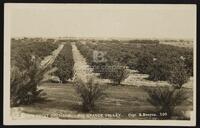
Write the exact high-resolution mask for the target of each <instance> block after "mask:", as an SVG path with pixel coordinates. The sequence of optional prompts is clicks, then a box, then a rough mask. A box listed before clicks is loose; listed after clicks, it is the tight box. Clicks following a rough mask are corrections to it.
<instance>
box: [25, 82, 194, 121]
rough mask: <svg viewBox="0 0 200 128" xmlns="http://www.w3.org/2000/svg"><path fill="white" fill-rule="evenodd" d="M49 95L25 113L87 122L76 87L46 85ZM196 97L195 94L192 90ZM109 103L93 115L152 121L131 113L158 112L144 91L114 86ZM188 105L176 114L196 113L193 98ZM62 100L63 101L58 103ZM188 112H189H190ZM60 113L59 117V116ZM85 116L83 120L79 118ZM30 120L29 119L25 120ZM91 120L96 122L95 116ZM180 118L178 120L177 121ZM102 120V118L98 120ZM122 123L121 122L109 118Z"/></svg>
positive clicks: (44, 87) (108, 97)
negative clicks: (191, 111)
mask: <svg viewBox="0 0 200 128" xmlns="http://www.w3.org/2000/svg"><path fill="white" fill-rule="evenodd" d="M40 88H42V89H44V91H45V92H46V93H47V97H48V99H47V100H46V101H42V102H41V103H34V104H32V105H26V106H22V108H23V109H22V112H24V113H27V114H32V115H36V116H38V115H41V116H48V117H53V118H60V119H85V116H87V113H83V112H82V111H81V99H80V98H79V96H78V95H77V94H76V92H75V90H74V87H73V85H72V84H55V83H45V84H43V85H41V86H40ZM188 92H189V94H192V93H191V92H192V90H188ZM106 94H107V96H106V98H105V100H104V101H103V102H102V101H98V103H97V104H96V106H97V108H96V110H94V111H93V112H91V113H93V114H113V115H114V114H116V113H120V114H121V116H120V118H119V119H152V117H138V116H136V117H131V118H128V113H140V112H141V113H153V112H154V110H155V108H154V107H153V106H152V105H150V104H149V103H148V102H147V101H146V97H147V94H146V92H145V91H144V90H143V88H142V87H135V86H118V87H115V86H112V85H110V86H109V87H108V89H107V90H106ZM190 97H191V98H190V99H188V100H187V102H185V103H184V105H182V106H179V107H177V110H176V111H184V110H185V109H186V108H189V110H192V95H191V96H190ZM58 99H59V100H58ZM187 110H188V109H187ZM55 113H57V114H58V115H55ZM79 114H80V115H81V116H80V117H79V116H78V115H79ZM24 118H27V117H24ZM88 118H91V119H95V118H94V117H93V116H92V115H91V116H89V117H88ZM173 118H176V117H173ZM96 119H100V118H96ZM108 119H118V118H115V117H113V118H108Z"/></svg>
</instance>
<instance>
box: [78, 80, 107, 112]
mask: <svg viewBox="0 0 200 128" xmlns="http://www.w3.org/2000/svg"><path fill="white" fill-rule="evenodd" d="M75 89H76V92H77V93H78V94H79V96H80V97H81V99H82V109H83V111H84V112H90V111H93V110H94V108H95V103H96V102H97V101H98V100H100V99H103V98H104V96H105V93H104V91H105V87H103V86H102V85H100V84H99V83H96V82H95V81H94V78H90V79H89V80H88V81H87V82H86V83H85V82H83V81H82V80H81V79H76V80H75Z"/></svg>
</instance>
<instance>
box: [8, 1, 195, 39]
mask: <svg viewBox="0 0 200 128" xmlns="http://www.w3.org/2000/svg"><path fill="white" fill-rule="evenodd" d="M5 15H8V16H9V17H10V20H9V21H10V31H11V36H12V37H20V36H23V37H24V36H28V37H29V36H31V37H41V36H45V37H59V36H68V37H69V36H73V37H129V38H193V37H194V35H195V31H196V30H195V25H196V19H195V18H196V7H195V5H153V6H152V5H69V4H65V5H59V4H58V5H57V6H55V5H50V4H48V5H47V4H46V5H45V4H44V5H41V4H40V5H39V4H34V5H31V4H29V5H28V4H27V5H20V4H18V5H12V4H10V5H6V14H5ZM6 22H8V21H6ZM8 23H9V22H8Z"/></svg>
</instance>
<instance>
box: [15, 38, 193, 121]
mask: <svg viewBox="0 0 200 128" xmlns="http://www.w3.org/2000/svg"><path fill="white" fill-rule="evenodd" d="M11 42H12V43H11V44H12V45H11V71H12V72H11V107H12V111H13V112H12V117H13V118H16V119H18V118H19V119H21V118H25V119H27V118H30V119H32V118H34V116H35V117H36V116H37V118H38V117H40V118H48V119H55V118H56V119H57V118H59V119H152V120H153V119H156V120H157V119H178V120H188V119H190V115H188V113H189V112H191V111H193V91H192V89H193V49H192V48H191V47H178V46H172V45H168V44H162V43H161V44H160V42H159V40H128V41H119V40H92V39H91V40H83V39H78V40H75V39H68V40H67V39H62V40H61V39H59V40H58V39H42V38H39V39H35V38H33V39H31V38H30V39H29V38H24V39H12V40H11ZM90 80H91V81H90ZM18 114H19V115H21V116H20V117H16V116H15V115H18ZM164 116H166V117H164Z"/></svg>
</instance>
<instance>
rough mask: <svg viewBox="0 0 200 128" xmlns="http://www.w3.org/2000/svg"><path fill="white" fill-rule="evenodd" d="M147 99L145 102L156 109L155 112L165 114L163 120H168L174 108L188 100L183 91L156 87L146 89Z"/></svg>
mask: <svg viewBox="0 0 200 128" xmlns="http://www.w3.org/2000/svg"><path fill="white" fill-rule="evenodd" d="M146 92H147V93H148V95H149V97H148V98H147V101H148V102H149V103H150V104H152V105H153V106H155V107H156V109H157V112H166V113H167V116H165V117H163V118H164V119H170V118H171V117H172V116H173V114H174V110H175V107H176V106H178V105H181V104H182V103H184V102H185V100H187V99H188V96H187V93H186V92H185V91H184V90H183V89H174V88H170V87H163V88H161V87H158V88H154V89H146Z"/></svg>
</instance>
